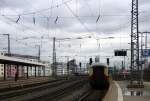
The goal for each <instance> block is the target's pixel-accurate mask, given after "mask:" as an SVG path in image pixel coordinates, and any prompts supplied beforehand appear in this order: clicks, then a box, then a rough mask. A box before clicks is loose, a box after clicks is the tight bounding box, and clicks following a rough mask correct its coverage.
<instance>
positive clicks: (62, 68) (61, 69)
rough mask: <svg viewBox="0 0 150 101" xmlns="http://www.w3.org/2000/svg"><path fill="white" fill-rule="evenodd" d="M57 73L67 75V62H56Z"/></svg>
mask: <svg viewBox="0 0 150 101" xmlns="http://www.w3.org/2000/svg"><path fill="white" fill-rule="evenodd" d="M56 65H57V66H56V67H57V68H56V75H67V74H68V71H67V64H66V63H63V62H60V63H58V62H57V63H56Z"/></svg>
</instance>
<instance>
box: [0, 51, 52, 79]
mask: <svg viewBox="0 0 150 101" xmlns="http://www.w3.org/2000/svg"><path fill="white" fill-rule="evenodd" d="M0 56H8V54H7V53H0ZM9 56H11V57H13V58H20V59H22V60H28V61H32V62H39V60H38V59H39V58H38V57H36V56H29V55H19V54H11V55H9ZM43 64H45V67H44V68H43V67H42V66H37V67H35V66H28V72H27V66H21V65H19V67H18V76H19V78H26V77H27V73H28V76H29V77H35V75H36V76H50V75H51V74H52V70H51V66H50V63H48V62H43ZM5 67H6V69H5V70H6V71H5V73H6V74H5V76H6V78H14V77H15V74H16V72H17V65H12V64H6V65H5ZM35 68H36V69H35ZM35 70H36V73H35ZM0 79H4V64H0Z"/></svg>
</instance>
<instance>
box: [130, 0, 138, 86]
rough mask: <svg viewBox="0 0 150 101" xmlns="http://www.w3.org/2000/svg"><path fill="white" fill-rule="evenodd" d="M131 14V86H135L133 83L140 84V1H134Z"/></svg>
mask: <svg viewBox="0 0 150 101" xmlns="http://www.w3.org/2000/svg"><path fill="white" fill-rule="evenodd" d="M131 13H132V16H131V84H133V81H137V82H138V83H140V75H139V74H140V70H139V65H140V64H139V33H138V32H139V29H138V0H132V11H131Z"/></svg>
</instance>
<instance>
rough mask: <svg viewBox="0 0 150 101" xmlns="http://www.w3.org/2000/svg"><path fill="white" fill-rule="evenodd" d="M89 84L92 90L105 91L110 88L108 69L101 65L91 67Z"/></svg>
mask: <svg viewBox="0 0 150 101" xmlns="http://www.w3.org/2000/svg"><path fill="white" fill-rule="evenodd" d="M89 82H90V85H91V87H92V88H94V89H98V90H105V89H108V88H109V76H108V67H107V65H103V64H100V63H96V64H92V65H90V66H89Z"/></svg>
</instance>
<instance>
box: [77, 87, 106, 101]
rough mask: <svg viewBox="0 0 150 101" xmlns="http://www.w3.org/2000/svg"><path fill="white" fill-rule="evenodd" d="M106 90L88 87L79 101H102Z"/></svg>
mask: <svg viewBox="0 0 150 101" xmlns="http://www.w3.org/2000/svg"><path fill="white" fill-rule="evenodd" d="M105 93H106V91H100V90H94V89H88V90H87V91H86V92H85V93H84V94H82V96H81V97H80V98H79V99H78V100H77V101H101V100H102V98H103V97H104V95H105Z"/></svg>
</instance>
